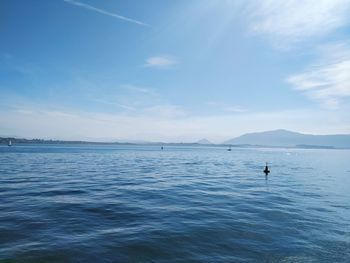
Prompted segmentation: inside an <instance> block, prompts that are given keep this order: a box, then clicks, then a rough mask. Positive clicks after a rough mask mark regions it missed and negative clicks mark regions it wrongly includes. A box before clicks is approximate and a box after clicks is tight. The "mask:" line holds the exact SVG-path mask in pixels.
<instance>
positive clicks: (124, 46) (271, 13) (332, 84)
mask: <svg viewBox="0 0 350 263" xmlns="http://www.w3.org/2000/svg"><path fill="white" fill-rule="evenodd" d="M0 12H1V18H0V34H1V41H0V122H1V126H0V135H2V136H18V137H27V138H56V139H83V140H99V141H111V140H152V141H160V140H161V141H184V142H189V141H195V140H199V139H201V138H207V139H209V140H212V141H214V142H220V141H223V140H226V139H230V138H232V137H235V136H237V135H240V134H243V133H245V132H253V131H263V130H271V129H278V128H284V129H290V130H294V131H299V132H305V133H316V134H330V133H350V114H349V113H348V112H350V111H349V110H350V107H349V101H350V100H349V97H350V29H349V25H350V16H349V15H348V14H349V13H350V1H349V0H323V1H322V0H317V1H316V0H307V1H297V0H289V1H277V0H276V1H273V0H262V1H243V0H235V1H234V0H218V1H212V0H174V1H163V0H148V1H136V0H81V1H80V0H79V1H78V0H52V1H47V0H4V1H1V2H0Z"/></svg>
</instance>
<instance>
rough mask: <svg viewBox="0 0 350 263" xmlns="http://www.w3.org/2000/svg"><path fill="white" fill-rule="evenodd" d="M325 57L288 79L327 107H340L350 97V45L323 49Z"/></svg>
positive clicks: (295, 86) (296, 87)
mask: <svg viewBox="0 0 350 263" xmlns="http://www.w3.org/2000/svg"><path fill="white" fill-rule="evenodd" d="M321 53H322V54H325V55H324V57H323V58H322V59H321V60H320V61H319V62H318V63H316V64H314V65H311V66H309V67H308V68H307V69H306V70H305V72H303V73H300V74H296V75H292V76H290V77H289V78H288V79H287V81H288V82H289V83H290V84H291V85H293V86H294V88H295V89H296V90H299V91H301V92H303V93H304V94H306V95H307V96H308V97H310V98H311V99H313V100H317V101H320V102H321V103H322V104H323V105H324V106H326V107H327V108H338V106H339V104H340V102H341V101H342V100H343V99H345V98H346V97H350V47H349V46H347V45H346V44H344V43H343V44H334V45H331V46H327V47H324V48H323V49H321Z"/></svg>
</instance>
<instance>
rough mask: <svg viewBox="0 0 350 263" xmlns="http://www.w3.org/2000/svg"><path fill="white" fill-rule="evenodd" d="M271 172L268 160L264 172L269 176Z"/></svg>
mask: <svg viewBox="0 0 350 263" xmlns="http://www.w3.org/2000/svg"><path fill="white" fill-rule="evenodd" d="M269 173H270V170H269V167H268V166H267V162H266V165H265V169H264V174H265V175H266V176H268V175H269Z"/></svg>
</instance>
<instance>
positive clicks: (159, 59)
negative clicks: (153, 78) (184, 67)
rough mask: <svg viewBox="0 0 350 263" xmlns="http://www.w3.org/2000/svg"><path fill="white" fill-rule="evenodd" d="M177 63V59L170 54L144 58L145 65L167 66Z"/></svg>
mask: <svg viewBox="0 0 350 263" xmlns="http://www.w3.org/2000/svg"><path fill="white" fill-rule="evenodd" d="M177 63H178V61H177V59H176V58H174V57H171V56H155V57H150V58H148V59H147V60H146V64H145V66H146V67H154V68H169V67H171V66H174V65H176V64H177Z"/></svg>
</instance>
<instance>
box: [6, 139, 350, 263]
mask: <svg viewBox="0 0 350 263" xmlns="http://www.w3.org/2000/svg"><path fill="white" fill-rule="evenodd" d="M266 160H267V161H269V162H270V168H271V171H272V172H271V174H270V176H269V178H268V179H267V180H266V179H265V176H264V174H263V173H262V170H263V168H264V167H263V166H264V164H265V161H266ZM0 262H350V151H348V150H291V149H236V148H234V149H233V150H232V151H231V152H228V151H226V149H225V148H219V147H218V148H214V147H192V148H191V147H165V149H164V150H163V151H161V150H160V149H159V147H156V146H98V145H97V146H96V145H83V146H80V145H75V146H69V145H66V146H65V145H59V146H57V145H56V146H48V145H41V146H40V145H26V146H18V145H17V146H13V147H7V146H2V147H0Z"/></svg>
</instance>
